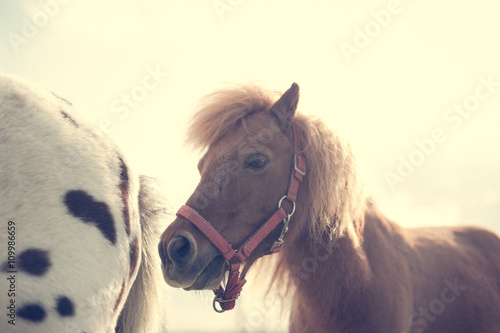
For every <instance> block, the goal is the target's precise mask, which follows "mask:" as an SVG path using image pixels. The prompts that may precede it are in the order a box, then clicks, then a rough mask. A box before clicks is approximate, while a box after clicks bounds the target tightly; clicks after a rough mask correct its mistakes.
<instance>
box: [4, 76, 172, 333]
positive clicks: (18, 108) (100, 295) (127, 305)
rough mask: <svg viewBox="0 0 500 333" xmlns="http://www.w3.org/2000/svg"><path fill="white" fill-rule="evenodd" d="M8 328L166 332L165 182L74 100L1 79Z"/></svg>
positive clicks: (24, 332) (15, 79) (12, 78)
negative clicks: (137, 166)
mask: <svg viewBox="0 0 500 333" xmlns="http://www.w3.org/2000/svg"><path fill="white" fill-rule="evenodd" d="M0 163H1V169H0V221H1V223H2V228H3V230H1V231H0V248H1V251H0V265H1V271H2V273H1V279H0V280H1V282H0V291H1V295H2V296H1V298H0V299H1V308H2V309H3V310H2V318H1V320H0V332H22V333H27V332H57V333H60V332H71V333H75V332H76V333H82V332H87V333H91V332H97V333H100V332H131V333H132V332H133V333H137V332H148V333H149V332H162V331H163V330H164V323H163V314H162V311H163V304H162V302H161V300H162V298H163V295H162V294H161V290H162V285H163V283H162V281H163V278H162V274H161V270H160V261H159V260H160V259H159V257H158V254H157V239H158V238H159V234H160V231H161V230H162V228H163V227H164V226H163V225H162V223H163V221H165V220H166V216H167V213H166V211H165V209H164V207H165V202H164V198H163V196H161V192H160V190H159V187H158V186H157V185H158V184H157V183H156V181H154V180H153V179H151V178H148V177H143V176H141V177H139V176H138V175H137V174H135V173H134V170H133V169H132V168H131V167H130V166H129V164H128V163H127V160H126V158H125V157H124V156H123V155H122V153H121V152H120V150H119V149H118V148H117V146H116V145H115V144H114V143H112V142H111V140H110V139H109V138H107V137H105V136H103V135H102V134H101V133H99V132H98V131H95V130H93V129H92V127H91V126H89V125H88V124H86V123H85V122H84V121H83V120H82V119H81V118H80V117H79V116H78V114H76V112H74V109H73V107H72V105H71V104H70V103H69V102H67V101H66V100H64V99H62V98H59V97H57V96H56V95H55V94H52V93H50V92H48V91H47V90H45V89H43V88H41V87H39V86H37V85H34V84H32V83H30V82H27V81H25V80H23V79H20V78H18V77H15V76H10V75H1V76H0Z"/></svg>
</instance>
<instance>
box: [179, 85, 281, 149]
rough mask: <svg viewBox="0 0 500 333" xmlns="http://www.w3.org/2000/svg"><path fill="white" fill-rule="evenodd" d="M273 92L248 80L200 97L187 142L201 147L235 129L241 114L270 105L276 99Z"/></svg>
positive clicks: (241, 117) (241, 116) (257, 110)
mask: <svg viewBox="0 0 500 333" xmlns="http://www.w3.org/2000/svg"><path fill="white" fill-rule="evenodd" d="M273 95H275V94H274V93H272V92H270V91H265V90H264V89H262V88H261V87H259V86H258V85H256V84H247V85H234V86H231V87H226V88H223V89H221V90H217V91H215V92H213V93H211V94H209V95H207V96H205V97H203V98H202V99H201V101H200V107H199V110H198V111H197V112H196V113H195V114H194V116H193V118H192V119H191V121H190V123H189V127H188V136H187V139H186V143H187V144H188V145H191V146H192V147H193V148H195V149H200V150H201V149H204V148H206V147H208V146H210V145H211V144H213V143H214V142H215V141H216V140H218V139H220V138H222V137H223V136H224V135H225V134H227V133H230V132H232V131H234V128H235V126H236V124H237V123H238V122H239V121H240V120H241V119H243V118H244V117H246V116H248V115H249V114H251V113H254V112H259V111H265V110H267V109H269V108H270V107H271V106H272V104H273V102H274V100H275V99H276V98H275V97H276V96H273Z"/></svg>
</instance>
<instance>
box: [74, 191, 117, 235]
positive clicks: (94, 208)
mask: <svg viewBox="0 0 500 333" xmlns="http://www.w3.org/2000/svg"><path fill="white" fill-rule="evenodd" d="M64 203H65V205H66V207H67V208H68V210H69V212H70V213H71V215H73V216H74V217H77V218H79V219H80V220H82V221H83V222H86V223H91V224H94V225H95V226H96V227H97V228H98V229H99V230H100V231H101V233H102V234H103V236H104V237H105V238H106V239H107V240H109V241H110V242H111V243H112V244H116V229H115V224H114V221H113V217H112V216H111V213H110V212H109V207H108V205H107V204H106V203H104V202H99V201H96V200H95V199H94V198H93V197H92V196H90V195H88V194H87V193H86V192H85V191H81V190H72V191H68V192H66V195H65V196H64Z"/></svg>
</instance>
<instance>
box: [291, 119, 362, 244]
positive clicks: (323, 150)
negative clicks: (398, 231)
mask: <svg viewBox="0 0 500 333" xmlns="http://www.w3.org/2000/svg"><path fill="white" fill-rule="evenodd" d="M294 123H295V126H296V127H297V128H298V130H299V133H301V136H302V140H303V142H304V143H303V145H304V155H305V158H306V161H307V175H306V184H307V186H308V192H309V197H310V198H309V199H310V202H308V212H309V216H308V218H307V220H308V221H309V223H310V231H311V236H312V237H313V238H314V239H319V237H321V235H324V234H325V233H326V234H327V235H328V236H329V237H330V238H331V239H333V238H339V237H342V236H343V235H344V233H345V231H346V229H347V227H348V225H349V224H350V223H353V224H354V226H355V227H359V224H360V223H361V221H362V219H363V214H364V211H365V198H364V193H363V186H362V182H361V180H360V178H359V174H358V172H357V167H356V160H355V158H354V155H353V153H352V150H351V148H350V145H349V144H348V143H347V142H345V141H344V140H342V139H341V138H340V137H339V136H338V135H337V134H336V133H335V132H333V131H332V130H330V129H329V128H328V127H327V126H326V124H325V123H324V122H323V121H321V120H320V119H318V118H316V117H313V116H310V115H308V116H306V115H303V114H301V113H298V114H297V115H296V116H295V119H294Z"/></svg>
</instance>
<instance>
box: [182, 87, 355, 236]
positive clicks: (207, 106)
mask: <svg viewBox="0 0 500 333" xmlns="http://www.w3.org/2000/svg"><path fill="white" fill-rule="evenodd" d="M279 96H280V94H277V93H276V92H271V91H268V90H265V89H263V88H261V87H260V86H258V85H255V84H249V85H235V86H233V87H229V88H224V89H221V90H218V91H215V92H214V93H212V94H210V95H207V96H206V97H204V98H202V100H201V103H200V108H199V110H198V111H197V112H196V113H195V114H194V116H193V118H192V119H191V121H190V124H189V127H188V137H187V140H186V143H187V144H189V145H191V146H193V147H194V148H195V149H200V150H201V149H204V148H206V147H208V146H210V145H211V144H213V143H214V142H216V141H217V140H219V139H220V138H222V137H223V136H224V135H226V134H227V133H230V132H232V131H234V130H235V127H236V126H237V124H238V123H239V122H240V121H241V120H242V119H243V118H245V117H247V116H248V115H250V114H253V113H256V112H266V111H269V109H270V108H271V106H272V105H273V103H274V102H275V101H276V100H277V99H278V98H279ZM294 124H295V125H296V127H297V128H298V130H299V133H300V134H301V136H302V138H303V141H304V143H303V146H304V155H305V157H306V160H307V168H308V173H307V176H306V184H307V186H308V192H309V196H310V197H311V198H312V199H311V200H310V202H308V211H309V216H308V221H310V226H309V228H310V229H309V230H310V232H311V235H312V236H315V237H319V236H320V235H321V234H324V233H325V232H326V233H327V234H328V235H329V236H330V237H331V238H334V237H340V236H342V234H343V232H344V231H345V229H346V228H347V226H348V224H349V223H351V222H354V221H359V220H360V219H361V216H362V214H363V212H364V199H363V191H362V186H361V182H360V180H359V178H358V175H357V172H356V162H355V159H354V156H353V154H352V152H351V149H350V147H349V145H348V144H346V143H345V142H343V141H342V140H341V139H340V138H339V137H338V136H337V135H336V134H335V133H334V132H333V131H331V130H329V129H328V128H327V127H326V125H325V124H324V123H323V122H322V121H321V120H319V119H317V118H314V117H311V116H305V115H303V114H300V113H297V115H296V116H295V119H294Z"/></svg>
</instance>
